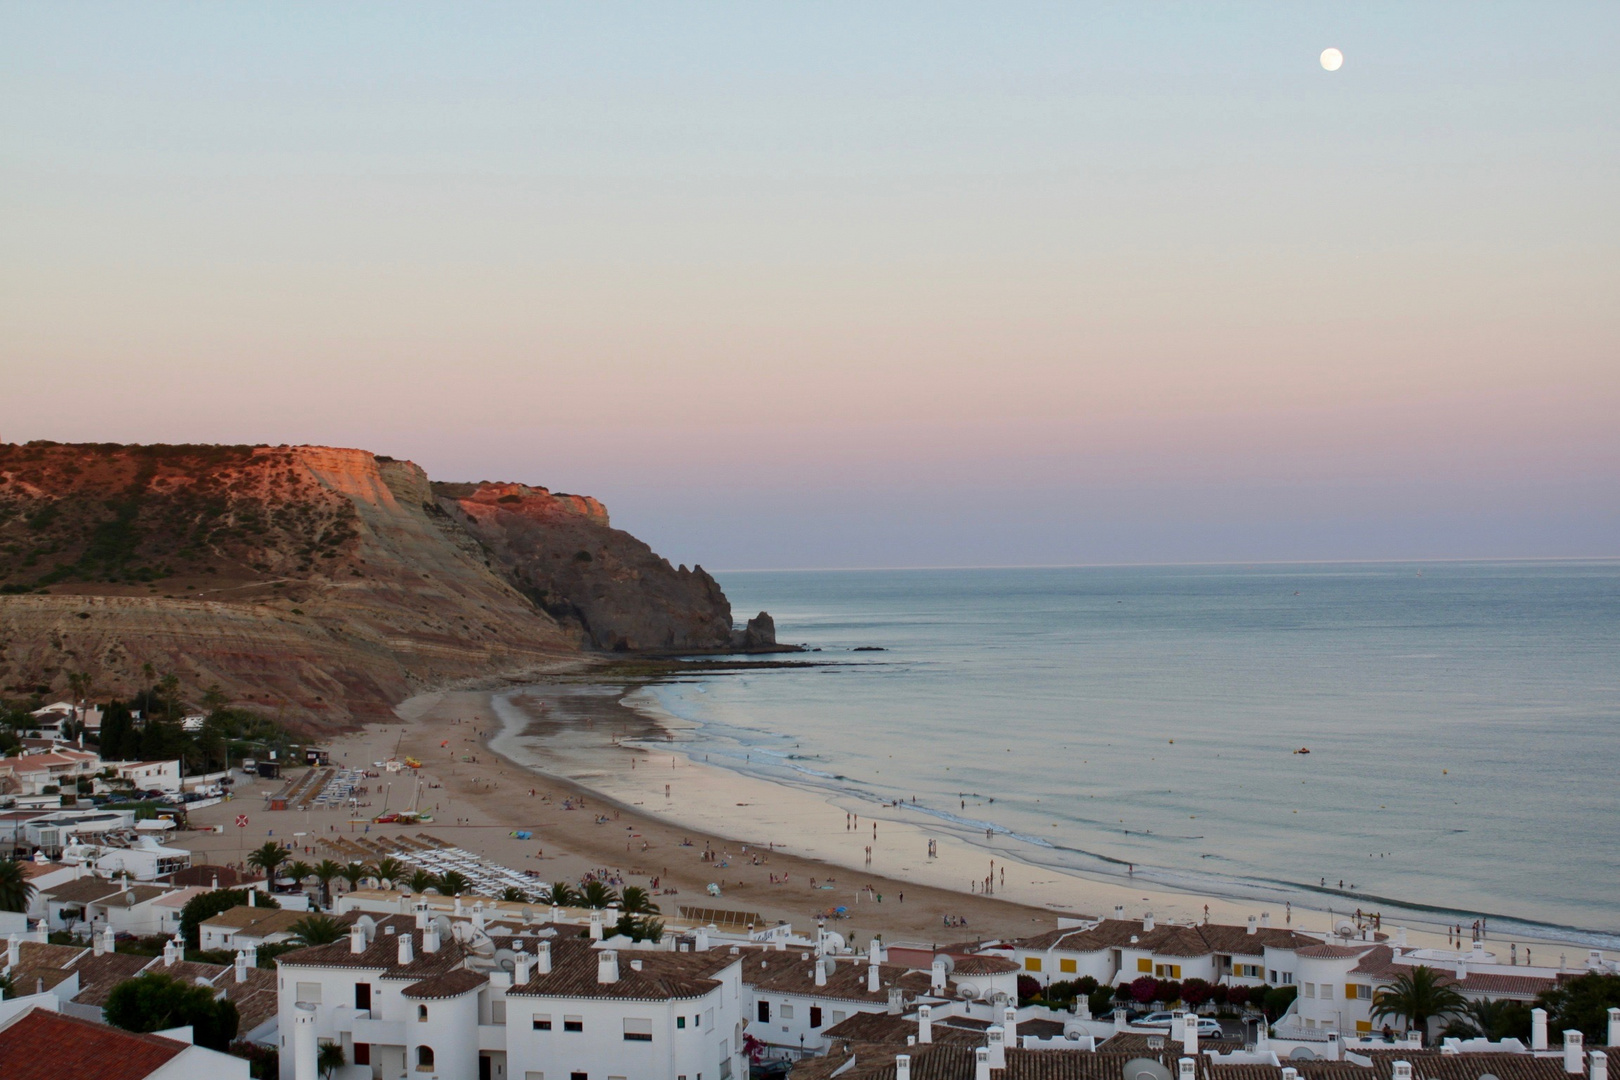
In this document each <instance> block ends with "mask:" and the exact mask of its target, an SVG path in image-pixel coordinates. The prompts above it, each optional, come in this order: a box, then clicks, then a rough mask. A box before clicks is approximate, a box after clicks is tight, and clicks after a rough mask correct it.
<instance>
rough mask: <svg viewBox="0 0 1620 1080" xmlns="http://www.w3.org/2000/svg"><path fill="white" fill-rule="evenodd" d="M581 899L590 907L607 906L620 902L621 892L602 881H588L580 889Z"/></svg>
mask: <svg viewBox="0 0 1620 1080" xmlns="http://www.w3.org/2000/svg"><path fill="white" fill-rule="evenodd" d="M579 899H580V900H581V901H582V902H583V903H584V905H585V906H586V907H588V908H597V909H600V908H605V907H608V906H609V905H611V904H615V903H617V902H618V899H619V894H618V893H616V892H614V891H613V890H612V889H610V888H608V887H607V886H606V885H605V884H603V883H602V882H600V881H587V882H586V883H585V887H584V888H583V889H581V890H580V891H579Z"/></svg>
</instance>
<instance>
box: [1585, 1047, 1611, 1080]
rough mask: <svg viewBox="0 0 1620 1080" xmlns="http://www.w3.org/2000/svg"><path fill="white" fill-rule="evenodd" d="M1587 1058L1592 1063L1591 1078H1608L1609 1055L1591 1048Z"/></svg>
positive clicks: (1593, 1079)
mask: <svg viewBox="0 0 1620 1080" xmlns="http://www.w3.org/2000/svg"><path fill="white" fill-rule="evenodd" d="M1587 1058H1588V1059H1589V1060H1590V1061H1591V1063H1592V1080H1609V1055H1608V1054H1605V1053H1604V1052H1603V1051H1602V1050H1593V1051H1592V1052H1591V1053H1590V1054H1588V1055H1587Z"/></svg>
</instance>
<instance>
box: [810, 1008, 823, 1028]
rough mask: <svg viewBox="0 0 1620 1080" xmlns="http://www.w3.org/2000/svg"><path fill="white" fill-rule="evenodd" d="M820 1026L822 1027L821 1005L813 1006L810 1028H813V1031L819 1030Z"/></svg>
mask: <svg viewBox="0 0 1620 1080" xmlns="http://www.w3.org/2000/svg"><path fill="white" fill-rule="evenodd" d="M820 1026H821V1006H820V1005H812V1006H810V1028H811V1030H815V1029H816V1028H818V1027H820Z"/></svg>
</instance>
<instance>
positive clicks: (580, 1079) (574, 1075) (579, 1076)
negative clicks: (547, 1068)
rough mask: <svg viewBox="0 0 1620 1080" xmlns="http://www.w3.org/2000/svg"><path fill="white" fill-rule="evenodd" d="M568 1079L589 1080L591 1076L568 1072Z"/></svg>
mask: <svg viewBox="0 0 1620 1080" xmlns="http://www.w3.org/2000/svg"><path fill="white" fill-rule="evenodd" d="M568 1080H591V1078H590V1076H589V1075H588V1074H586V1073H569V1074H568Z"/></svg>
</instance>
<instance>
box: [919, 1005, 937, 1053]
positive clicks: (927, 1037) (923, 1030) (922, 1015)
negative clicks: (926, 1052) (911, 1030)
mask: <svg viewBox="0 0 1620 1080" xmlns="http://www.w3.org/2000/svg"><path fill="white" fill-rule="evenodd" d="M917 1041H918V1042H920V1043H923V1044H925V1045H926V1044H927V1043H931V1042H933V1041H934V1010H933V1008H932V1007H931V1006H928V1005H919V1006H917Z"/></svg>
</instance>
